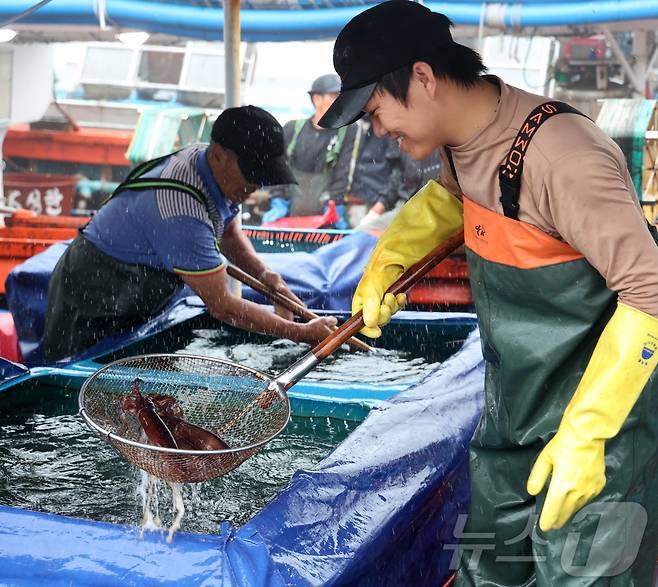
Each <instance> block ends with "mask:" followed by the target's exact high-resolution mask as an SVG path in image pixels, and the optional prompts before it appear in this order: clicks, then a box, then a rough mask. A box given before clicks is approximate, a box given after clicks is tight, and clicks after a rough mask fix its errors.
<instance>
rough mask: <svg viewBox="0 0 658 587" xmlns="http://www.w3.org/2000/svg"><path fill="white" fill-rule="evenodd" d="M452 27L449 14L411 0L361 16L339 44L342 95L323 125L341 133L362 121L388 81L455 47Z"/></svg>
mask: <svg viewBox="0 0 658 587" xmlns="http://www.w3.org/2000/svg"><path fill="white" fill-rule="evenodd" d="M451 25H452V23H451V22H450V19H449V18H448V17H447V16H445V15H444V14H440V13H438V12H432V11H431V10H430V9H429V8H427V7H425V6H423V5H422V4H418V3H417V2H410V1H409V0H389V1H388V2H382V3H381V4H377V5H376V6H373V7H372V8H369V9H368V10H364V11H363V12H361V13H359V14H357V15H356V16H355V17H354V18H353V19H352V20H350V21H349V22H348V23H347V24H346V25H345V26H344V27H343V30H341V31H340V33H339V34H338V37H337V38H336V43H335V44H334V69H335V70H336V73H338V75H339V76H340V79H341V82H342V87H341V92H340V95H339V96H338V98H336V100H335V102H334V103H333V104H332V105H331V106H330V108H329V110H327V112H326V114H325V115H324V116H323V117H322V118H321V119H320V121H319V122H318V124H319V125H320V126H322V127H324V128H339V127H341V126H345V125H347V124H351V123H352V122H355V121H356V120H358V119H359V118H361V117H362V116H363V114H364V112H363V107H364V106H365V105H366V104H367V102H368V100H370V96H372V93H373V91H374V89H375V87H376V85H377V82H379V80H380V79H381V78H382V76H384V75H385V74H387V73H390V72H392V71H395V70H396V69H400V68H401V67H403V66H404V65H407V64H410V63H413V62H414V61H418V60H422V59H423V58H425V59H426V58H428V57H429V56H430V55H431V54H432V53H433V52H434V51H435V50H436V49H438V48H439V47H441V46H443V45H447V44H448V43H451V42H452V35H451V34H450V26H451Z"/></svg>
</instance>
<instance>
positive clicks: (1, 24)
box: [0, 0, 51, 29]
mask: <svg viewBox="0 0 658 587" xmlns="http://www.w3.org/2000/svg"><path fill="white" fill-rule="evenodd" d="M50 1H51V0H41V2H37V3H36V4H35V5H34V6H32V8H28V9H27V10H23V12H19V13H18V14H17V15H16V16H12V17H11V18H10V19H9V20H6V21H5V22H0V29H1V28H3V27H6V26H7V25H8V24H11V23H13V22H16V21H17V20H20V19H21V18H23V17H25V16H29V15H30V14H32V13H33V12H36V11H37V10H39V8H41V7H42V6H45V5H46V4H48V3H49V2H50Z"/></svg>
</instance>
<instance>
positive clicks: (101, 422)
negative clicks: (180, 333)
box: [79, 354, 290, 483]
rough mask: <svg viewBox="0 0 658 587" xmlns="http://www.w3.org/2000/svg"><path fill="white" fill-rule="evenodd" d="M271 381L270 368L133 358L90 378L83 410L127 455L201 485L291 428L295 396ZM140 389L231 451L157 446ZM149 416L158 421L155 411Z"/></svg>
mask: <svg viewBox="0 0 658 587" xmlns="http://www.w3.org/2000/svg"><path fill="white" fill-rule="evenodd" d="M271 382H272V378H271V377H269V376H268V375H266V374H265V373H262V372H260V371H257V370H255V369H251V368H248V367H243V366H241V365H237V364H235V363H232V362H231V361H226V360H222V359H216V358H210V357H201V356H195V355H183V354H161V355H142V356H137V357H128V358H125V359H121V360H119V361H115V362H113V363H110V364H108V365H106V366H105V367H103V368H102V369H99V370H98V371H97V372H96V373H94V374H93V375H92V376H91V377H90V378H89V379H87V381H85V383H84V384H83V386H82V388H81V390H80V396H79V403H80V414H81V415H82V417H83V418H84V419H85V421H86V422H87V424H88V425H89V426H90V427H91V428H92V429H93V430H94V431H95V432H96V433H97V434H98V435H99V436H101V437H102V438H104V439H105V440H107V441H108V442H109V443H110V444H111V445H112V447H113V448H114V449H115V450H116V451H117V452H118V453H119V455H120V456H121V457H123V458H124V459H125V460H127V461H129V462H131V463H133V464H135V465H137V466H138V467H139V468H141V469H144V470H145V471H146V472H148V473H150V474H152V475H154V476H156V477H158V478H160V479H163V480H165V481H170V482H174V483H198V482H201V481H208V480H210V479H214V478H216V477H219V476H221V475H224V474H226V473H228V472H229V471H231V470H233V469H235V468H236V467H237V466H238V465H240V464H241V463H242V462H244V461H245V460H246V459H248V458H249V457H251V456H252V455H254V454H256V453H257V452H258V451H259V450H260V449H261V448H262V447H263V446H264V445H265V444H266V443H267V442H269V441H270V440H272V439H273V438H274V437H275V436H277V435H278V434H279V433H280V432H282V431H283V429H284V428H285V427H286V424H287V423H288V420H289V418H290V403H289V401H288V396H287V394H286V393H285V391H284V390H282V389H276V390H274V389H273V388H271V387H270V383H271ZM136 387H137V389H138V391H139V393H138V394H137V396H139V397H140V398H142V399H143V400H144V401H146V402H147V403H148V404H149V405H150V406H153V405H154V403H155V404H158V405H159V404H162V405H164V404H166V405H168V406H169V407H170V408H171V410H170V411H174V412H175V414H176V417H177V418H178V420H177V421H179V420H183V421H184V423H185V426H186V433H187V436H194V434H197V435H200V436H204V435H207V433H211V434H212V435H216V436H217V437H218V438H220V439H221V440H222V441H223V443H225V444H224V446H225V448H222V449H221V450H215V449H213V450H198V449H195V450H190V449H189V446H188V447H187V448H184V449H183V448H176V447H174V448H171V447H167V446H162V445H160V446H158V445H156V444H154V441H153V436H154V434H153V433H152V431H151V430H149V426H148V425H147V424H148V420H147V421H146V424H145V420H144V417H145V416H144V413H140V411H139V410H138V409H135V408H134V406H133V403H134V402H133V401H132V400H133V399H134V397H135V391H134V390H135V388H136ZM127 398H128V399H127ZM163 398H164V399H163ZM142 399H140V401H142ZM131 402H132V403H131ZM127 408H133V409H127ZM147 411H148V410H147ZM158 413H159V414H160V415H162V413H161V412H158ZM146 416H149V417H151V418H153V419H154V420H158V419H159V416H158V417H155V416H153V413H152V412H151V413H150V414H146ZM163 418H164V420H165V422H166V421H167V420H166V418H165V417H164V416H163ZM160 419H161V418H160ZM154 424H158V422H157V421H156V422H154ZM195 427H199V428H201V429H203V430H201V431H200V430H199V429H198V428H195ZM190 431H191V432H190ZM149 433H151V434H150V436H149ZM173 437H174V438H175V437H176V434H175V433H174V434H173ZM181 444H182V443H181ZM226 446H227V448H226Z"/></svg>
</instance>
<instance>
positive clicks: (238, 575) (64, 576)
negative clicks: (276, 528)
mask: <svg viewBox="0 0 658 587" xmlns="http://www.w3.org/2000/svg"><path fill="white" fill-rule="evenodd" d="M0 519H1V520H2V528H0V538H1V539H0V558H1V559H2V561H3V564H2V566H1V567H0V583H2V584H3V585H12V586H14V587H28V586H29V587H33V586H34V587H37V586H42V585H48V586H49V587H59V586H62V587H63V586H65V585H66V586H70V585H76V586H82V585H98V586H102V587H115V586H116V587H128V586H139V587H147V586H150V585H160V586H167V585H172V586H173V585H203V586H204V587H211V586H213V587H214V586H218V587H219V586H221V587H239V586H244V585H250V586H254V587H279V586H282V585H284V583H283V582H282V580H281V578H280V576H279V574H278V572H277V571H276V568H275V565H274V563H273V561H272V560H271V558H270V557H269V554H268V552H267V548H266V547H265V545H264V544H263V541H262V540H261V539H260V538H259V537H258V536H257V535H254V534H253V533H252V534H251V535H249V533H248V532H247V531H241V532H236V531H235V530H234V529H233V528H232V527H231V526H230V525H228V524H227V525H222V526H221V528H220V531H219V534H218V535H214V536H210V535H207V534H186V533H178V534H176V535H175V537H174V540H173V541H172V543H171V544H167V543H166V542H165V540H164V538H163V536H162V535H161V534H160V533H155V532H146V533H145V534H144V535H143V536H140V531H139V530H138V529H137V528H133V527H128V526H119V525H115V524H106V523H99V522H91V521H88V520H79V519H75V518H66V517H64V516H56V515H53V514H42V513H35V512H29V511H27V510H21V509H18V508H9V507H0Z"/></svg>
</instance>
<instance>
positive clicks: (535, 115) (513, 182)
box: [498, 102, 587, 220]
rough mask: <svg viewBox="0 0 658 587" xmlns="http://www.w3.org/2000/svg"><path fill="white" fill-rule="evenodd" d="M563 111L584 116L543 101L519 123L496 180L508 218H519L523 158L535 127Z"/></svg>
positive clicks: (574, 110) (566, 105) (571, 109)
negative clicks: (519, 128) (517, 130)
mask: <svg viewBox="0 0 658 587" xmlns="http://www.w3.org/2000/svg"><path fill="white" fill-rule="evenodd" d="M564 112H567V113H570V114H580V115H581V116H585V115H584V114H583V113H582V112H579V111H578V110H576V109H575V108H573V107H572V106H569V104H565V103H564V102H544V103H543V104H540V105H539V106H537V107H536V108H535V109H534V110H533V111H532V112H531V113H530V114H529V115H528V117H527V118H526V119H525V121H524V122H523V124H522V125H521V130H519V133H518V134H517V135H516V138H515V139H514V142H513V143H512V147H511V148H510V150H509V153H507V156H506V157H505V159H504V160H503V163H502V165H501V166H500V168H499V169H498V182H499V184H500V192H501V196H500V203H501V204H502V205H503V213H504V214H505V216H507V217H508V218H513V219H514V220H518V218H519V193H520V192H521V174H522V173H523V159H524V158H525V154H526V151H527V150H528V145H529V144H530V141H531V140H532V137H533V136H534V135H535V132H537V129H539V127H540V126H541V125H542V124H544V123H545V122H546V121H547V120H548V119H549V118H552V117H553V116H555V115H556V114H562V113H564ZM586 118H587V117H586Z"/></svg>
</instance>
